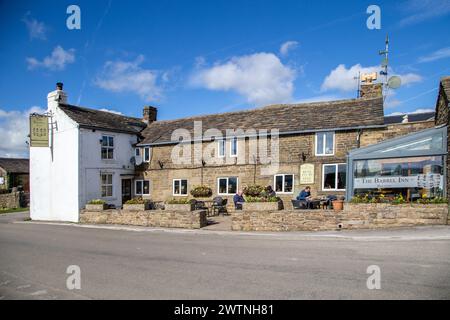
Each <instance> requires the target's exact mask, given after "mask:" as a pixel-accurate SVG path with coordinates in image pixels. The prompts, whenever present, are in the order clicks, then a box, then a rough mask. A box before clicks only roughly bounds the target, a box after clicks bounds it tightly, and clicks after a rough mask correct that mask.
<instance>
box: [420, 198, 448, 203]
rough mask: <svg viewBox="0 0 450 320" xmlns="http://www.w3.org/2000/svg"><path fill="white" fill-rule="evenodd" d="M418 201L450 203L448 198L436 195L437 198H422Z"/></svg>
mask: <svg viewBox="0 0 450 320" xmlns="http://www.w3.org/2000/svg"><path fill="white" fill-rule="evenodd" d="M417 203H420V204H442V203H448V200H447V199H446V198H442V197H436V198H431V199H430V198H422V199H419V200H417Z"/></svg>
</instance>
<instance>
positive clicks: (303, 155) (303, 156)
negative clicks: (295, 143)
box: [302, 152, 308, 162]
mask: <svg viewBox="0 0 450 320" xmlns="http://www.w3.org/2000/svg"><path fill="white" fill-rule="evenodd" d="M307 157H308V155H307V154H306V153H304V152H302V160H303V162H305V161H306V158H307Z"/></svg>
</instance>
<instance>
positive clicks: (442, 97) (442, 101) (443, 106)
mask: <svg viewBox="0 0 450 320" xmlns="http://www.w3.org/2000/svg"><path fill="white" fill-rule="evenodd" d="M449 85H450V78H449V77H446V78H444V79H442V80H441V84H440V86H439V97H438V100H437V104H436V125H447V147H448V149H447V150H449V151H450V114H449V112H450V111H449V107H450V106H449V103H450V101H449V99H450V97H448V96H447V94H446V90H445V89H444V86H445V87H447V86H449ZM447 197H450V157H447ZM449 208H450V207H449ZM449 214H450V213H449Z"/></svg>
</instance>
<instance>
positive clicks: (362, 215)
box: [232, 204, 449, 231]
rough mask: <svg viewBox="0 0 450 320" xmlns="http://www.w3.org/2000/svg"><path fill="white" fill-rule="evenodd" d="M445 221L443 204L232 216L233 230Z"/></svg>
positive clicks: (354, 206)
mask: <svg viewBox="0 0 450 320" xmlns="http://www.w3.org/2000/svg"><path fill="white" fill-rule="evenodd" d="M448 222H449V220H448V210H447V204H429V205H421V204H404V205H389V204H345V206H344V210H343V211H341V212H335V211H332V210H285V211H268V212H251V211H236V212H233V213H232V230H236V231H324V230H337V229H375V228H393V227H407V226H409V227H410V226H420V225H444V224H447V223H448Z"/></svg>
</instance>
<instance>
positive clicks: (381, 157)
mask: <svg viewBox="0 0 450 320" xmlns="http://www.w3.org/2000/svg"><path fill="white" fill-rule="evenodd" d="M446 163H447V127H445V126H442V127H436V128H432V129H427V130H424V131H420V132H417V133H413V134H410V135H407V136H402V137H399V138H394V139H391V140H386V141H383V142H380V143H378V144H375V145H371V146H368V147H365V148H360V149H355V150H352V151H350V152H349V154H348V158H347V172H348V174H347V191H346V192H347V196H346V198H347V199H348V200H350V199H351V198H352V197H354V196H355V195H358V196H365V195H369V196H373V197H377V196H381V195H383V196H385V197H396V196H398V195H402V196H403V198H405V199H407V200H408V201H414V200H417V199H419V198H434V197H446V196H447V195H446V194H445V192H446V191H445V190H446V170H445V169H446Z"/></svg>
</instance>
